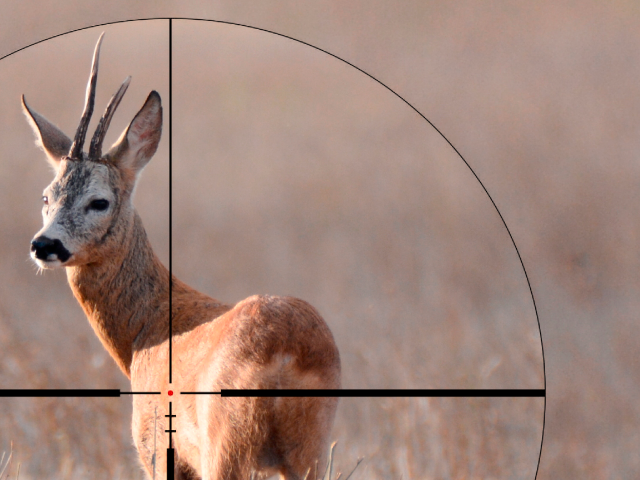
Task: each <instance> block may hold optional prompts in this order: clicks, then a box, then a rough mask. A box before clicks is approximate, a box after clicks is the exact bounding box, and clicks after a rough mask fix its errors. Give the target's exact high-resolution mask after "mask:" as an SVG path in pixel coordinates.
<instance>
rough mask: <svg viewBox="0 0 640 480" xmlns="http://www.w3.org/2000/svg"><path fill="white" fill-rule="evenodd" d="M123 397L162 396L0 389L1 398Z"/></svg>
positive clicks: (107, 392) (98, 391) (65, 390)
mask: <svg viewBox="0 0 640 480" xmlns="http://www.w3.org/2000/svg"><path fill="white" fill-rule="evenodd" d="M121 395H160V392H121V391H120V390H118V389H99V388H94V389H90V388H89V389H87V388H84V389H83V388H80V389H79V388H68V389H57V388H52V389H41V388H22V389H19V388H18V389H16V388H12V389H0V397H120V396H121Z"/></svg>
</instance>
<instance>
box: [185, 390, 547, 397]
mask: <svg viewBox="0 0 640 480" xmlns="http://www.w3.org/2000/svg"><path fill="white" fill-rule="evenodd" d="M180 394H181V395H220V396H222V397H503V398H506V397H544V396H545V395H546V390H545V389H542V388H540V389H455V388H454V389H451V388H446V389H338V390H329V389H314V390H305V389H263V390H249V389H246V390H225V389H223V390H221V391H219V392H180Z"/></svg>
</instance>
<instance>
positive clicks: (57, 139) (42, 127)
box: [22, 95, 71, 169]
mask: <svg viewBox="0 0 640 480" xmlns="http://www.w3.org/2000/svg"><path fill="white" fill-rule="evenodd" d="M22 111H23V112H24V115H25V116H26V117H27V120H28V121H29V124H30V125H31V128H32V129H33V132H34V133H35V134H36V144H37V145H38V146H39V147H40V148H42V150H44V153H46V154H47V159H48V160H49V163H50V164H51V165H52V166H53V168H55V169H57V168H58V165H60V161H61V160H62V159H63V158H64V157H66V156H67V155H69V149H70V148H71V139H70V138H69V137H67V136H66V135H65V134H64V133H62V131H61V130H60V129H59V128H58V127H56V126H55V125H54V124H53V123H51V122H50V121H49V120H47V119H46V118H44V117H43V116H42V115H40V114H39V113H36V112H35V111H33V110H31V109H30V108H29V106H28V105H27V101H26V100H25V98H24V95H23V96H22Z"/></svg>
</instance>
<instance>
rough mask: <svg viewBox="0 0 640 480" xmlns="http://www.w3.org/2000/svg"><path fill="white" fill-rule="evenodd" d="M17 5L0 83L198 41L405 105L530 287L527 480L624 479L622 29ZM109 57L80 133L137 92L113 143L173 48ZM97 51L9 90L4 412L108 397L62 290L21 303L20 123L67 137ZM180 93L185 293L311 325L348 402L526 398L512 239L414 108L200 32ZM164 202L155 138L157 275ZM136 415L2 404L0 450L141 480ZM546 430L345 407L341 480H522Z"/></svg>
mask: <svg viewBox="0 0 640 480" xmlns="http://www.w3.org/2000/svg"><path fill="white" fill-rule="evenodd" d="M16 5H17V4H16ZM20 5H21V6H20V7H18V6H13V5H12V4H8V6H5V7H2V8H3V9H6V10H4V11H3V12H2V13H4V15H3V16H0V18H2V20H0V24H1V25H2V29H0V30H1V31H2V33H1V36H0V48H1V49H2V51H1V52H0V55H4V54H7V53H10V52H11V51H13V50H16V49H17V48H21V47H23V46H25V45H27V44H29V43H31V42H34V41H37V40H40V39H43V38H46V37H48V36H51V35H54V34H58V33H63V32H65V31H68V30H71V29H73V28H80V27H84V26H87V25H91V24H96V23H101V22H108V21H114V20H118V19H126V18H141V17H145V16H146V17H148V16H160V15H173V16H193V17H206V18H214V19H218V20H225V21H232V22H237V23H244V24H249V25H253V26H257V27H261V28H266V29H271V30H274V31H277V32H279V33H282V34H286V35H289V36H291V37H294V38H298V39H300V40H304V41H306V42H309V43H311V44H314V45H316V46H318V47H321V48H323V49H326V50H327V51H330V52H332V53H335V54H336V55H339V56H340V57H342V58H345V59H346V60H348V61H350V62H351V63H353V64H355V65H357V66H358V67H360V68H362V69H363V70H365V71H367V72H368V73H370V74H372V75H373V76H375V77H376V78H378V79H380V80H381V81H383V82H384V83H386V84H387V85H389V86H390V87H391V88H393V89H394V90H395V91H397V92H398V93H399V94H400V95H402V96H403V97H404V98H406V99H407V100H408V101H409V102H411V103H412V104H413V105H414V106H416V108H418V110H420V111H421V112H422V113H423V114H425V115H426V116H427V117H428V118H429V119H430V120H431V121H432V122H433V123H434V124H435V125H436V126H437V127H438V128H439V129H440V130H441V131H443V133H444V134H445V135H446V136H447V138H449V140H451V142H452V143H453V144H454V145H455V146H456V147H457V148H458V150H460V152H461V153H462V154H463V155H464V156H465V158H466V159H467V160H468V162H469V163H470V165H471V166H472V168H473V169H474V171H475V172H476V173H477V174H478V176H479V177H480V179H482V181H483V183H484V184H485V186H486V187H487V189H488V190H489V192H490V193H491V195H492V197H493V199H494V200H495V202H496V204H497V205H498V207H499V209H500V212H501V213H502V215H503V216H504V217H505V220H506V222H507V224H508V225H509V228H510V229H511V232H512V234H513V235H514V238H515V241H516V243H517V245H518V247H519V249H520V252H521V254H522V256H523V260H524V263H525V266H526V267H527V272H528V273H529V275H530V280H531V283H532V287H533V292H534V295H535V298H536V304H537V306H538V312H539V316H540V322H541V326H542V340H543V341H544V346H545V361H546V373H547V387H548V391H547V394H548V403H547V416H546V427H545V440H544V443H543V449H542V460H541V464H540V472H539V474H538V478H570V477H576V476H580V477H587V478H612V477H616V478H618V477H621V478H629V477H633V476H634V474H636V472H638V470H639V465H638V464H639V463H640V458H638V453H637V449H636V448H635V445H636V438H637V435H638V434H637V431H638V428H637V425H638V413H639V412H638V408H637V406H636V402H634V398H635V396H636V395H637V389H638V382H639V380H640V379H639V378H638V372H639V371H640V370H639V369H638V365H637V355H635V348H634V347H635V345H636V344H637V342H636V338H637V333H638V332H637V328H638V327H637V322H634V320H635V319H636V317H637V313H636V312H637V311H638V308H637V307H638V306H637V302H638V300H637V294H636V292H637V291H638V274H637V271H638V268H637V267H638V254H637V249H636V248H634V247H635V243H636V241H637V234H636V233H635V232H636V230H637V229H638V227H637V220H636V218H637V215H635V208H634V206H635V205H636V204H637V200H638V198H637V197H638V196H637V194H636V191H637V187H636V184H637V180H638V175H639V172H638V169H639V168H640V167H638V166H637V162H636V161H635V160H636V158H635V151H637V147H638V145H637V142H638V140H637V135H636V132H637V131H638V128H637V127H638V122H639V120H640V116H639V115H638V113H637V112H638V108H637V107H638V105H637V103H638V100H637V99H638V98H639V96H638V93H640V92H638V88H639V87H638V86H637V85H638V82H637V81H636V79H637V78H638V67H639V65H640V63H639V62H638V60H637V59H638V58H640V57H638V53H640V52H638V40H639V39H638V36H639V35H640V34H639V33H638V32H639V31H640V30H639V29H638V28H637V27H638V20H639V17H638V15H639V14H640V12H638V11H637V7H636V6H635V4H633V3H631V2H612V3H608V4H607V5H606V6H602V5H601V4H599V3H595V2H593V3H583V2H579V3H578V2H576V3H573V2H564V3H551V2H537V3H536V5H535V8H534V7H523V6H521V5H516V4H512V3H508V2H494V3H492V4H491V5H488V4H486V3H480V2H457V3H456V5H455V6H451V5H449V4H447V3H444V2H432V3H429V4H422V3H419V2H416V3H413V4H407V5H403V6H399V5H396V4H392V3H387V2H373V3H371V2H367V3H366V4H365V3H364V2H349V3H348V4H343V3H325V4H324V5H320V4H316V3H309V4H305V6H304V7H301V6H299V5H297V4H295V5H294V4H292V3H288V2H276V3H274V4H271V5H270V6H269V7H267V6H264V5H261V6H255V5H253V6H251V7H250V6H249V5H242V6H240V5H235V4H233V5H232V4H231V3H226V2H222V3H220V4H219V5H217V6H215V7H199V6H198V5H191V6H190V7H188V8H185V6H184V5H181V4H180V3H179V2H170V1H165V2H159V3H158V4H157V5H156V6H155V7H154V8H153V9H150V8H145V7H140V6H138V7H130V6H127V7H126V8H124V7H122V8H121V6H123V5H124V3H120V2H114V3H113V4H111V5H110V6H109V7H104V6H101V7H99V8H96V9H92V10H91V11H88V10H87V11H84V10H82V9H81V8H75V6H76V2H66V3H65V4H64V5H65V7H64V8H61V7H60V5H61V4H58V5H57V6H56V8H55V9H54V8H48V7H43V8H41V9H39V10H37V11H35V10H33V9H32V6H31V9H30V6H29V2H24V3H22V4H20ZM77 5H79V3H78V4H77ZM52 18H53V19H56V21H55V22H51V21H50V19H52ZM105 29H106V30H107V32H108V36H107V37H106V39H105V45H104V47H105V48H104V49H103V52H104V54H103V55H104V56H103V60H102V65H101V72H102V74H101V78H100V84H99V85H100V86H99V97H98V105H101V104H102V105H104V104H105V103H106V101H107V99H108V97H109V96H110V95H111V94H112V93H113V90H115V88H117V86H118V85H119V83H120V82H121V80H122V79H123V78H124V77H125V76H126V75H128V74H133V76H134V80H133V83H132V89H133V87H135V88H138V89H139V91H134V90H132V89H130V91H129V92H128V93H127V97H126V99H125V101H124V102H123V104H122V105H121V107H120V110H119V113H118V115H117V116H116V119H114V122H113V124H112V127H111V138H113V139H115V138H116V137H117V134H118V133H119V132H120V131H121V130H122V128H124V126H125V125H126V123H127V122H128V121H129V120H130V118H131V117H132V116H133V114H134V113H135V111H137V109H138V108H139V106H140V104H141V103H142V101H143V100H144V98H145V96H146V94H147V93H148V91H149V90H151V89H157V90H159V91H160V93H161V95H162V96H163V98H164V99H165V103H166V99H167V92H168V88H167V80H166V78H167V72H168V59H167V56H166V52H167V43H168V38H167V30H166V21H165V22H164V23H163V22H162V21H157V22H144V23H141V22H139V23H137V24H123V25H118V26H110V27H108V29H107V28H105ZM100 30H101V29H95V30H93V31H84V32H79V33H76V34H73V35H67V36H65V37H60V38H58V39H56V40H52V41H49V42H46V43H43V44H41V45H38V46H37V47H32V48H30V49H28V50H25V51H23V52H20V53H18V54H15V55H13V56H11V57H8V58H6V59H4V60H3V61H2V62H0V84H2V86H3V88H2V94H0V102H2V107H1V112H0V121H1V122H2V124H1V125H2V133H0V138H1V140H0V143H1V144H2V145H3V147H2V148H3V150H2V158H0V165H1V168H2V176H1V178H0V182H2V183H1V185H0V189H1V190H0V197H1V198H2V204H3V207H2V209H0V216H1V217H0V225H1V229H0V242H1V243H2V247H3V248H4V252H5V255H4V256H3V257H2V259H1V260H0V275H2V276H3V277H4V278H5V279H6V280H5V282H4V287H3V289H2V291H1V292H2V293H0V315H1V316H2V322H0V345H1V347H2V350H3V359H2V362H1V367H0V382H1V384H2V386H3V387H5V385H7V386H12V387H13V386H16V385H17V384H18V383H19V384H20V385H21V386H24V388H54V387H58V388H64V387H68V388H73V387H76V388H78V387H89V388H90V387H96V388H123V389H124V388H126V382H124V380H123V378H122V375H121V374H120V373H119V372H118V371H117V370H116V369H115V367H114V366H113V364H112V361H111V360H110V359H109V358H108V357H107V355H106V354H105V353H104V352H103V351H102V347H101V346H100V345H99V343H98V341H97V340H96V339H95V338H94V337H93V332H91V330H90V328H89V327H88V325H87V323H86V320H85V319H84V318H83V315H82V313H81V311H80V309H79V307H77V305H75V301H74V300H73V298H72V296H71V293H70V291H69V289H68V286H67V285H66V279H65V278H64V274H63V273H62V272H47V273H46V274H45V275H42V276H40V275H35V268H34V267H33V266H32V265H31V264H30V261H29V259H28V255H27V249H28V241H29V240H30V239H31V237H32V235H33V233H35V231H37V230H38V228H39V225H40V218H39V210H40V194H41V193H40V192H41V190H42V189H43V188H44V186H45V185H46V184H47V183H48V182H49V181H50V178H51V174H50V172H49V171H48V167H47V166H46V162H43V161H42V160H41V158H38V157H42V155H41V154H40V153H39V152H37V150H36V149H35V148H34V147H33V138H32V134H31V132H30V131H29V129H28V126H27V125H26V122H24V119H23V118H21V114H20V112H19V109H18V106H19V96H20V94H22V93H25V94H26V95H27V99H28V100H29V101H30V104H31V105H33V107H34V108H35V109H36V110H38V111H39V112H40V113H42V114H44V115H45V116H47V117H48V118H50V119H52V120H54V121H55V122H56V123H57V124H58V125H59V126H60V127H62V128H63V129H64V130H65V131H67V132H73V130H74V129H75V127H76V124H77V120H78V117H79V114H80V112H81V110H82V97H83V95H82V93H81V92H83V91H84V84H85V82H86V76H87V69H88V64H89V61H90V55H91V50H92V48H93V44H94V43H95V38H97V35H98V32H99V31H100ZM111 32H114V33H111ZM107 47H108V48H107ZM107 55H111V58H112V60H111V61H108V60H107ZM107 65H108V66H107ZM44 85H46V86H44ZM108 85H113V87H111V88H108ZM79 92H80V93H79ZM173 93H174V97H173V102H174V105H173V108H174V117H173V118H174V157H173V177H172V178H173V189H174V196H173V214H174V221H173V224H174V230H173V238H172V241H173V263H174V265H173V266H174V272H175V273H176V274H177V275H178V276H180V277H181V278H183V279H184V280H186V281H187V282H189V283H191V284H192V285H193V286H195V287H197V288H199V289H201V290H203V291H205V292H207V293H209V294H212V295H213V296H216V297H218V298H220V299H223V300H227V301H237V300H239V299H241V298H243V297H245V296H247V295H249V294H252V293H255V292H268V293H275V294H294V295H299V296H302V297H303V298H305V299H307V300H309V301H310V302H311V303H313V304H314V305H315V306H316V307H318V308H319V310H320V311H321V312H322V313H323V315H324V316H325V318H326V319H327V321H328V323H329V324H330V326H331V328H332V330H333V332H334V335H335V336H336V340H337V342H338V344H339V347H340V349H341V353H342V359H343V365H344V367H343V370H344V382H343V383H344V386H345V387H350V388H367V387H371V388H414V387H416V388H419V387H424V388H448V387H451V388H455V387H460V388H483V387H488V388H540V387H542V385H543V376H542V356H541V343H540V337H539V332H538V326H537V323H536V317H535V312H534V311H533V304H532V301H531V296H530V295H529V292H528V286H527V284H526V281H525V278H524V273H523V271H522V268H521V267H520V265H519V262H518V259H517V256H516V254H515V250H514V248H513V246H512V245H511V244H510V240H509V238H508V235H507V233H506V230H505V229H504V227H503V226H502V224H501V222H500V219H499V217H498V215H497V213H496V211H495V209H493V207H492V206H491V203H490V201H489V199H488V198H487V196H486V195H485V194H484V193H483V191H482V189H481V187H480V185H479V184H478V182H477V181H476V180H475V179H474V178H473V176H472V174H471V172H470V171H469V170H468V169H467V168H466V167H465V166H464V164H463V163H462V161H461V160H460V159H459V157H457V156H456V155H455V153H454V152H453V151H452V150H451V148H450V147H449V146H447V145H446V143H445V142H444V140H442V138H440V137H439V136H438V135H437V133H436V132H434V131H433V129H432V128H431V127H429V126H428V125H427V124H426V122H424V121H423V120H421V119H420V118H419V116H418V115H417V114H416V113H415V112H413V111H412V110H411V109H410V108H409V107H407V106H406V105H404V104H403V103H402V102H401V101H400V100H398V99H397V98H395V97H394V96H393V95H392V94H390V93H389V92H388V91H386V90H384V88H382V87H381V86H380V85H378V84H376V83H375V82H374V81H373V80H371V79H369V78H367V77H366V76H365V75H363V74H362V73H359V72H357V71H356V70H354V69H352V68H350V67H348V66H346V65H344V64H343V63H341V62H339V61H337V60H335V59H332V58H331V57H329V56H327V55H324V54H322V53H321V52H318V51H315V50H313V49H311V48H309V47H305V46H303V45H300V44H297V43H295V42H293V41H290V40H286V39H283V38H278V37H276V36H273V35H270V34H267V33H261V32H257V31H251V30H248V29H246V28H241V27H237V26H236V27H234V26H229V25H220V24H204V23H197V22H177V21H175V22H174V92H173ZM100 95H102V97H100ZM117 122H120V123H117ZM108 140H109V139H108ZM168 178H169V177H168V152H167V144H166V136H165V141H164V144H163V146H162V147H161V150H160V151H159V152H158V154H157V155H156V158H155V159H154V160H153V162H152V163H151V164H150V165H149V167H148V168H147V169H146V170H145V174H144V175H143V178H142V181H141V184H140V187H139V189H138V191H137V197H136V205H137V207H138V208H139V210H140V212H141V215H142V217H143V219H144V221H145V225H146V227H147V230H148V231H149V235H150V237H151V240H152V243H153V244H154V247H155V248H156V251H157V252H158V253H159V255H160V257H161V258H162V259H163V260H164V261H168V240H169V237H168V232H169V227H168V216H167V215H165V214H164V212H166V211H167V209H168V196H167V192H168ZM162 185H165V187H164V188H161V186H162ZM61 347H62V348H61ZM53 359H55V360H54V361H52V360H53ZM5 388H6V387H5ZM129 408H130V407H129V406H128V402H127V401H116V400H104V401H102V400H95V401H93V402H87V401H74V400H68V401H60V400H38V401H37V402H36V401H24V400H16V401H7V400H3V401H2V409H3V412H12V413H11V414H3V415H2V417H1V418H2V420H1V422H3V423H2V429H0V431H1V432H2V433H0V449H2V450H5V451H8V450H9V448H10V447H9V444H10V442H11V441H13V442H14V446H13V448H14V452H15V455H16V456H17V457H18V458H20V460H21V462H22V464H23V467H22V471H21V478H28V477H26V475H27V474H29V475H32V476H33V477H34V478H41V477H42V476H45V475H48V476H49V477H54V478H72V477H73V478H140V476H139V475H138V476H137V477H136V475H137V474H138V472H139V470H138V469H137V468H138V467H137V466H136V464H137V460H136V454H135V451H134V450H133V448H132V447H130V443H131V442H130V433H129V421H130V412H129V411H128V409H129ZM542 415H543V402H542V400H540V399H537V400H534V399H518V400H515V399H502V400H491V399H471V400H462V399H459V400H448V399H441V400H433V399H424V400H405V399H397V400H378V401H368V402H362V401H361V402H350V401H348V400H345V401H342V402H341V406H340V410H339V412H338V417H337V419H336V423H335V428H334V434H333V438H334V439H337V440H338V442H339V444H338V448H337V450H336V451H337V457H338V458H337V463H338V467H339V469H340V470H343V471H345V470H349V469H350V468H351V466H352V465H353V464H354V463H355V460H356V458H357V457H359V456H365V458H366V460H365V463H364V464H363V465H362V466H361V467H360V468H361V469H362V470H361V471H360V472H359V474H360V476H361V478H533V477H534V475H535V471H536V467H537V459H538V454H539V447H540V436H541V428H542ZM87 435H90V438H91V439H92V441H91V442H87V441H86V439H87ZM114 457H115V458H118V459H122V461H120V460H119V461H118V462H114V461H113V460H112V459H113V458H114ZM23 475H25V477H23Z"/></svg>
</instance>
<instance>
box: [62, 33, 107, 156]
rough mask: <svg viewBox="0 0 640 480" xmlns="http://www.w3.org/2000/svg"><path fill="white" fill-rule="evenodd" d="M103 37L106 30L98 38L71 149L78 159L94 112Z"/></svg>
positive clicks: (71, 154) (71, 153) (72, 154)
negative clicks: (80, 115) (82, 108)
mask: <svg viewBox="0 0 640 480" xmlns="http://www.w3.org/2000/svg"><path fill="white" fill-rule="evenodd" d="M102 37H104V32H102V34H100V38H98V43H97V44H96V49H95V51H94V52H93V64H92V66H91V76H90V77H89V83H88V84H87V94H86V97H85V100H84V111H83V112H82V118H80V125H78V130H77V131H76V136H75V138H74V139H73V143H72V144H71V148H70V149H69V157H70V158H74V159H76V160H80V159H82V147H83V146H84V139H85V137H86V136H87V128H88V127H89V121H90V120H91V114H93V104H94V103H95V99H96V83H97V82H98V62H99V60H100V45H102Z"/></svg>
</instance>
